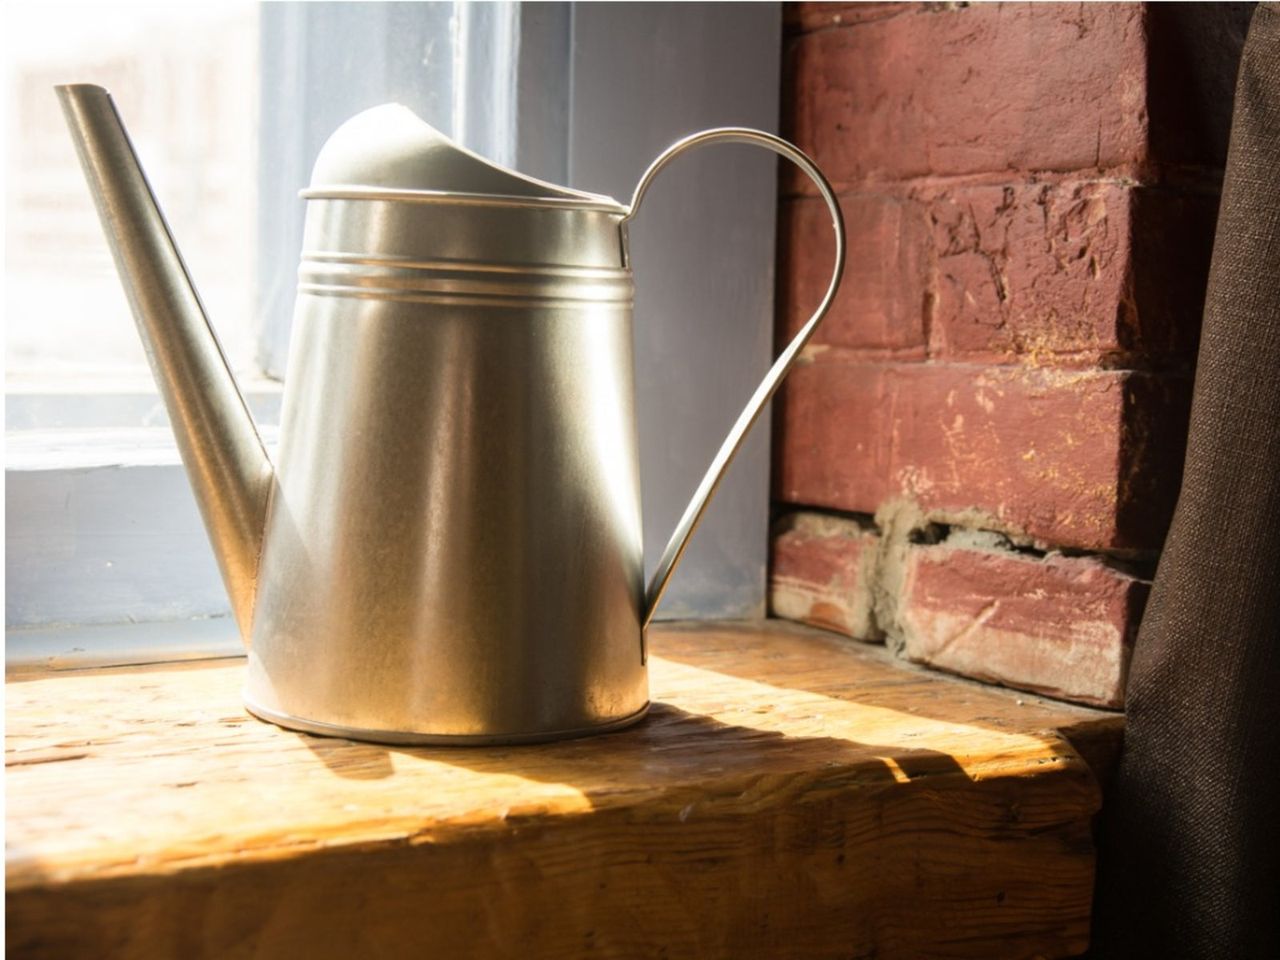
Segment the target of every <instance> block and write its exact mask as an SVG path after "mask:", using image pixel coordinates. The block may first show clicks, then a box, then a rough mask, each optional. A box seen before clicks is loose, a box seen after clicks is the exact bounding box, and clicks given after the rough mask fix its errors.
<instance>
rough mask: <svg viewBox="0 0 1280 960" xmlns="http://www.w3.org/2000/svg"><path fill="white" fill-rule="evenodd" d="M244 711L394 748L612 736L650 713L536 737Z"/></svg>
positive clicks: (249, 706)
mask: <svg viewBox="0 0 1280 960" xmlns="http://www.w3.org/2000/svg"><path fill="white" fill-rule="evenodd" d="M241 699H242V700H243V702H244V706H245V709H246V710H248V711H249V712H250V713H251V714H253V715H254V716H255V717H257V718H258V719H259V720H266V721H268V722H269V723H274V724H275V725H276V726H278V727H285V728H286V729H289V730H300V731H302V732H303V733H314V734H317V735H319V736H322V737H342V738H344V739H347V740H363V741H366V742H369V743H385V744H393V745H396V746H451V747H480V746H498V745H500V744H522V743H550V742H552V741H555V740H574V739H577V738H579V737H590V736H594V735H596V734H598V733H612V732H613V731H615V730H621V729H622V728H623V727H629V726H631V725H632V724H633V723H637V722H639V721H640V720H642V719H643V718H644V715H645V714H646V713H648V712H649V704H648V703H646V704H645V705H644V706H643V707H641V708H640V709H639V710H637V711H636V712H635V713H632V714H628V715H627V716H625V717H622V718H621V719H618V720H610V721H609V722H608V723H599V724H595V725H593V726H589V727H576V728H573V729H569V730H551V731H538V732H536V733H466V734H458V733H445V734H441V733H414V732H405V731H399V730H368V729H364V728H362V727H344V726H342V725H340V724H336V723H324V722H323V721H320V720H306V719H303V718H302V717H295V716H291V715H290V714H287V713H279V712H277V711H275V710H270V709H268V708H266V707H263V706H261V705H259V704H256V703H254V702H253V701H252V700H250V699H249V698H248V697H247V696H242V698H241Z"/></svg>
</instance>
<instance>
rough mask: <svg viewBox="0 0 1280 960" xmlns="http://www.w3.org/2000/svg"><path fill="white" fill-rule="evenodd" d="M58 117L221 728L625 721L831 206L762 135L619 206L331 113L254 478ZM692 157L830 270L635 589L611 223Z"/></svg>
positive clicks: (752, 415) (101, 148)
mask: <svg viewBox="0 0 1280 960" xmlns="http://www.w3.org/2000/svg"><path fill="white" fill-rule="evenodd" d="M59 94H60V96H61V98H62V103H63V109H64V113H65V114H66V116H67V118H68V121H69V124H70V127H71V130H72V133H73V139H75V141H76V145H77V149H78V151H79V153H80V157H81V160H82V165H83V166H84V169H85V172H86V176H87V177H88V179H89V182H90V186H91V188H92V190H93V193H94V197H95V200H96V202H97V204H98V208H99V212H100V213H101V214H102V219H103V223H104V226H105V227H106V229H107V233H108V238H109V240H110V241H111V244H112V249H113V253H114V254H115V257H116V261H117V265H118V266H119V268H120V272H121V275H122V279H123V281H124V284H125V287H126V291H127V292H128V293H129V296H130V300H131V303H132V306H133V309H134V314H135V317H136V319H137V321H138V325H139V329H140V331H141V332H142V335H143V339H144V342H145V343H146V344H147V346H148V356H149V358H150V360H151V362H152V366H153V370H154V372H155V374H156V378H157V381H158V382H159V384H160V387H161V392H162V395H163V396H164V398H165V401H166V404H167V406H168V408H169V411H170V418H171V421H172V422H173V424H174V427H175V434H176V435H177V439H178V443H179V448H180V450H181V452H182V455H183V460H184V463H185V464H186V466H187V468H188V472H189V474H190V476H191V478H192V485H193V489H194V490H195V493H196V498H197V502H198V503H199V505H200V508H201V511H202V515H203V517H204V520H205V524H206V527H207V529H208V531H209V534H210V539H211V541H212V543H213V546H214V550H215V554H216V555H217V557H218V561H219V565H220V568H221V571H222V574H223V577H224V580H225V582H226V584H227V588H228V592H229V594H230V596H231V600H232V607H233V610H234V612H235V614H236V617H237V621H238V624H239V626H240V629H241V633H242V635H243V636H244V638H245V640H246V644H247V646H248V669H247V674H246V683H245V691H244V699H245V704H246V706H247V707H248V709H249V710H250V711H251V712H253V713H255V714H257V715H258V716H260V717H263V718H265V719H268V720H271V721H274V722H276V723H279V724H281V725H283V726H286V727H291V728H295V729H301V730H306V731H310V732H314V733H323V734H333V735H339V736H346V737H352V738H359V739H368V740H375V741H381V742H392V743H424V742H425V743H432V742H440V743H455V742H457V743H486V742H524V741H537V740H547V739H556V738H560V737H568V736H577V735H582V734H586V733H591V732H600V731H605V730H610V729H615V728H617V727H620V726H624V725H626V724H628V723H630V722H633V721H635V720H637V719H639V718H640V717H641V716H642V715H643V714H644V712H645V709H646V708H647V706H648V683H647V667H646V653H645V642H644V633H645V627H646V626H647V624H648V622H649V619H650V618H651V617H652V615H653V612H654V610H655V609H656V606H657V602H658V600H659V599H660V597H661V594H662V591H663V589H664V587H665V585H666V583H667V580H668V579H669V577H670V575H671V572H672V571H673V570H674V567H675V565H676V563H677V562H678V561H679V558H680V554H681V553H682V551H683V549H684V546H685V544H686V543H687V542H688V538H689V536H690V535H691V534H692V532H693V530H694V528H695V527H696V526H697V522H698V519H699V518H700V517H701V515H702V511H703V510H704V509H705V507H706V504H707V503H708V502H709V500H710V498H711V496H712V495H713V494H714V492H715V488H716V486H717V485H718V483H719V480H720V478H721V477H722V476H723V473H724V470H725V469H726V468H727V466H728V463H729V462H730V461H731V460H732V457H733V454H734V452H735V451H736V450H737V447H738V445H739V444H740V443H741V441H742V439H743V437H744V436H745V434H746V432H747V430H749V429H750V427H751V425H752V423H753V422H754V420H755V419H756V417H757V416H758V415H759V412H760V410H761V409H763V407H764V404H765V403H766V402H767V400H768V398H769V396H770V395H771V394H772V392H773V391H774V390H775V389H776V387H777V385H778V383H780V382H781V379H782V377H783V376H784V375H785V373H786V371H787V369H788V368H789V366H790V365H791V363H792V362H793V361H794V359H795V356H796V354H797V353H798V351H799V349H800V348H801V346H803V343H804V341H805V340H807V339H808V337H809V335H811V334H812V332H813V328H814V327H815V326H816V324H817V323H818V321H819V320H820V318H821V316H822V315H823V313H825V311H826V309H827V307H828V306H829V304H830V301H831V299H832V298H833V297H834V294H835V290H836V288H837V286H838V283H839V275H840V269H841V267H842V266H843V230H842V226H841V224H840V221H839V211H838V207H837V206H836V204H835V200H834V197H833V196H832V195H831V193H830V188H829V186H827V184H826V182H825V180H823V179H822V178H821V175H820V174H819V173H817V171H816V168H813V167H812V164H811V162H809V161H808V160H807V158H804V157H803V155H802V154H799V152H798V151H795V149H794V148H793V147H790V146H789V145H787V144H785V143H784V142H782V141H779V140H777V138H774V137H771V136H770V135H768V134H763V133H758V132H755V131H742V130H725V131H710V132H708V133H704V134H700V135H696V136H695V137H693V138H688V139H687V140H686V141H682V142H681V143H680V144H677V145H676V146H674V147H673V148H672V149H671V150H669V151H668V152H667V153H666V154H664V155H663V156H662V157H660V158H659V160H658V161H656V162H655V164H654V165H653V166H652V167H651V168H650V171H649V172H648V173H647V174H646V175H645V177H644V178H642V180H641V184H640V186H639V187H638V188H637V191H636V195H635V197H634V198H633V200H632V203H631V204H630V205H625V206H624V205H622V204H619V203H617V202H616V201H614V200H612V199H610V198H607V197H601V196H596V195H593V194H586V193H581V192H578V191H572V190H567V189H564V188H560V187H555V186H553V185H550V184H545V183H540V182H539V181H535V180H531V179H529V178H526V177H522V176H520V175H519V174H516V173H513V172H512V171H507V170H504V169H502V168H500V167H497V166H494V165H492V164H489V163H488V162H487V161H484V160H483V159H481V158H479V157H476V156H475V155H473V154H470V153H468V152H467V151H465V150H462V149H461V148H459V147H457V146H456V145H455V144H452V143H451V142H450V141H449V140H448V139H447V138H445V137H443V135H441V134H439V133H438V132H436V131H434V130H432V129H431V128H430V127H429V126H427V125H426V124H424V123H422V121H420V120H418V119H417V118H416V117H413V116H412V114H410V113H409V112H408V111H407V110H404V109H403V108H400V107H394V106H389V107H380V108H375V109H374V110H371V111H367V112H366V113H364V114H361V115H359V116H357V117H356V118H353V120H352V121H349V122H348V123H347V124H345V125H344V126H343V127H342V128H340V129H339V131H338V132H337V133H335V135H334V136H333V137H332V138H331V139H330V141H329V142H328V144H326V146H325V148H324V149H323V150H322V151H321V154H320V157H319V159H318V160H317V163H316V167H315V170H314V172H313V176H312V183H311V186H310V187H309V188H308V189H307V190H306V191H304V193H303V196H304V197H305V198H306V201H307V217H306V227H305V236H304V240H303V255H302V263H301V266H300V269H299V284H298V299H297V306H296V309H295V314H294V325H293V330H292V334H291V338H292V339H291V344H290V355H289V362H288V368H287V371H286V379H285V395H284V403H283V407H282V414H281V428H280V445H279V448H278V450H277V452H276V454H275V457H274V462H273V460H272V459H270V458H268V456H267V454H266V452H265V451H264V449H263V447H262V444H261V442H260V440H259V439H258V436H257V433H256V431H255V429H254V427H253V424H252V422H251V420H250V419H249V417H248V414H247V412H246V411H245V408H244V404H243V401H242V400H241V399H240V397H239V394H238V391H237V390H236V386H235V382H234V378H233V377H232V376H231V373H230V371H229V369H228V368H227V365H226V361H225V358H223V357H222V354H221V350H220V349H219V348H218V346H217V340H216V337H215V336H214V335H213V333H212V328H211V327H210V326H209V324H208V320H207V318H206V317H205V316H204V313H203V309H202V308H201V306H200V303H199V299H198V297H197V296H196V295H195V292H194V289H193V288H192V287H191V284H190V282H189V280H188V279H187V275H186V270H185V266H183V264H182V261H181V257H180V255H179V254H178V251H177V247H176V244H175V243H174V242H173V238H172V236H171V235H170V234H169V232H168V228H167V226H165V225H164V221H163V217H162V216H160V214H159V209H158V207H157V206H156V205H155V201H154V198H153V197H152V196H151V194H150V189H149V187H147V185H146V181H145V177H144V176H143V175H142V172H141V167H140V166H139V165H138V163H137V160H136V157H134V155H133V152H132V148H131V146H130V145H129V142H128V138H127V136H126V135H125V133H124V129H123V126H122V125H121V124H120V122H119V118H118V116H117V114H116V112H115V109H114V106H113V105H112V103H111V101H110V98H109V97H108V96H107V94H106V93H105V91H102V90H101V89H100V88H97V87H92V86H88V85H76V86H72V87H62V88H59ZM716 140H734V141H737V142H748V143H756V144H758V145H762V146H766V147H768V148H769V149H772V150H774V151H775V152H778V153H781V154H783V155H785V156H788V157H790V158H791V159H793V160H795V161H796V162H797V163H800V164H801V166H802V167H805V169H806V172H808V173H809V174H810V176H811V177H814V178H815V183H817V184H818V185H819V189H820V190H821V191H822V192H823V195H824V197H825V198H826V199H827V202H828V207H829V208H830V210H831V212H832V217H833V224H834V226H835V228H836V237H837V256H836V269H835V272H834V274H833V279H832V283H831V286H830V288H829V289H828V292H827V296H826V298H825V299H824V301H823V303H822V304H821V305H820V307H819V310H818V311H817V312H816V313H815V314H814V316H813V317H812V318H811V319H810V321H809V323H808V324H806V325H805V328H804V329H803V330H802V331H801V334H800V335H798V336H797V338H796V340H794V341H793V342H792V344H791V345H790V346H789V347H788V348H787V350H786V351H784V353H783V356H781V357H780V358H779V360H778V362H777V363H776V364H775V366H774V368H773V369H772V370H771V371H770V373H769V375H768V376H767V377H766V379H765V381H764V382H763V383H762V384H761V386H760V388H759V389H758V390H757V392H756V395H755V396H754V397H753V398H752V400H751V403H750V404H748V408H747V410H745V411H744V412H743V415H742V417H740V418H739V421H738V423H737V424H735V426H734V429H733V431H732V432H731V434H730V436H729V438H728V439H727V440H726V442H725V445H724V447H722V449H721V451H720V453H719V454H718V455H717V457H716V458H715V461H714V462H713V464H712V466H711V468H710V469H709V470H708V473H707V476H706V478H705V479H704V481H703V483H702V485H701V486H700V487H699V489H698V491H697V493H696V494H695V496H694V499H693V502H691V504H690V506H689V509H688V510H686V513H685V516H684V517H683V518H682V520H681V523H680V527H679V528H678V529H677V531H676V533H675V535H673V537H672V541H671V543H670V544H669V545H668V549H667V552H666V554H665V555H664V557H663V560H662V561H661V562H660V564H659V568H658V570H657V572H656V573H655V574H654V578H653V580H652V581H651V582H650V583H649V585H648V587H647V588H646V585H645V582H644V579H643V577H644V570H643V546H642V543H641V533H640V531H641V524H640V490H639V464H638V455H637V440H636V427H635V411H634V396H635V390H634V384H633V369H634V364H633V361H632V300H633V294H634V287H633V279H632V274H631V270H630V267H629V262H628V255H627V224H628V221H629V220H630V219H631V217H633V216H634V214H635V212H636V210H637V209H638V206H639V203H640V200H641V198H642V197H643V195H644V192H645V190H646V189H647V187H648V184H649V183H650V182H651V180H652V177H653V176H654V175H655V174H656V173H657V171H658V169H660V168H661V166H662V165H663V164H664V163H665V162H666V161H667V160H669V159H671V158H672V157H674V156H675V155H677V154H678V153H679V152H682V151H683V150H685V149H688V148H690V147H692V146H696V145H699V144H701V143H703V142H714V141H716ZM806 164H807V166H806Z"/></svg>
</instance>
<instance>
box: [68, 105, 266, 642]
mask: <svg viewBox="0 0 1280 960" xmlns="http://www.w3.org/2000/svg"><path fill="white" fill-rule="evenodd" d="M57 91H58V97H59V99H60V100H61V102H62V111H63V113H64V115H65V116H66V118H67V124H68V126H70V128H71V136H72V138H73V139H74V140H75V144H76V152H77V153H78V154H79V156H80V164H81V166H82V167H83V168H84V175H85V179H87V180H88V182H89V189H90V190H91V191H92V193H93V199H94V202H95V204H96V205H97V208H98V216H99V217H100V218H101V220H102V226H103V230H104V231H105V232H106V235H107V241H108V242H109V243H110V245H111V252H112V255H113V256H114V257H115V262H116V269H117V270H118V271H119V273H120V279H121V281H122V282H123V284H124V289H125V293H126V295H127V296H128V298H129V305H130V306H131V307H132V308H133V316H134V319H135V320H136V321H137V324H138V332H139V333H140V334H141V336H142V340H143V343H144V345H145V346H146V348H147V359H148V360H149V361H150V363H151V370H152V373H153V374H154V375H155V378H156V383H157V384H158V385H159V387H160V393H161V395H162V396H163V397H164V404H165V407H166V408H167V409H168V411H169V420H170V422H171V423H172V424H173V432H174V434H175V435H176V436H177V440H178V450H179V452H180V453H181V454H182V462H183V464H184V465H185V466H186V468H187V474H188V475H189V477H190V480H191V485H192V487H193V488H194V490H195V495H196V502H197V503H198V504H199V506H200V514H201V516H202V517H203V518H204V524H205V528H206V529H207V530H208V533H209V539H210V541H211V542H212V543H213V550H214V553H215V554H216V555H217V559H218V567H219V569H220V570H221V571H222V579H223V582H224V583H225V584H226V588H227V593H228V594H229V595H230V597H231V607H232V610H233V611H234V613H235V616H236V622H237V624H238V625H239V627H240V634H241V636H242V637H243V638H244V640H245V642H246V643H248V641H249V636H250V619H251V616H252V611H253V598H254V588H255V586H256V582H257V572H258V569H257V568H258V556H259V554H260V553H261V548H262V537H263V529H264V526H265V522H266V513H267V502H268V499H269V496H270V492H271V486H272V474H273V471H272V467H271V460H270V459H269V458H268V456H267V453H266V450H265V449H264V447H263V445H262V440H261V438H260V437H259V436H258V431H257V429H256V428H255V427H254V424H253V418H252V417H251V416H250V414H249V409H248V407H247V406H245V402H244V398H243V397H242V396H241V395H240V390H239V388H238V387H237V386H236V382H235V377H234V376H232V373H231V368H230V366H229V365H228V364H227V359H226V356H225V355H224V354H223V352H222V347H221V345H220V344H219V343H218V338H217V336H216V335H215V334H214V332H213V328H212V327H211V326H210V325H209V319H208V317H207V316H206V315H205V312H204V306H203V305H202V304H201V302H200V297H199V295H198V294H197V293H196V290H195V287H194V285H193V284H192V283H191V278H190V276H189V275H188V273H187V268H186V265H185V264H184V263H183V262H182V255H181V254H180V253H179V252H178V247H177V245H176V244H175V243H174V241H173V237H172V235H171V234H170V233H169V226H168V224H167V223H165V220H164V215H163V214H162V213H161V212H160V207H159V205H158V204H157V203H156V199H155V197H154V195H153V194H152V192H151V187H150V185H149V184H148V183H147V178H146V175H145V174H144V173H143V172H142V167H141V165H140V164H139V163H138V158H137V156H136V155H135V154H134V152H133V145H132V144H131V143H130V142H129V136H128V134H127V133H126V132H125V129H124V124H123V123H121V121H120V115H119V114H118V113H117V112H116V108H115V104H114V103H113V102H112V100H111V96H110V94H108V93H107V91H106V90H104V89H102V88H101V87H98V86H93V85H91V84H73V85H69V86H60V87H58V88H57Z"/></svg>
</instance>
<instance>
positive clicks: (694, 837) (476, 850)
mask: <svg viewBox="0 0 1280 960" xmlns="http://www.w3.org/2000/svg"><path fill="white" fill-rule="evenodd" d="M651 646H652V650H653V653H654V656H653V657H652V660H651V663H652V667H653V671H652V687H653V695H654V699H655V701H657V702H656V704H655V706H654V709H653V712H652V715H651V717H650V718H649V719H648V720H646V721H645V722H644V723H642V724H641V725H640V726H638V727H635V728H633V729H631V730H628V731H625V732H622V733H617V734H613V735H609V736H605V737H597V738H594V739H587V740H579V741H573V742H566V743H559V744H550V745H542V746H532V747H519V748H487V749H482V748H467V749H459V748H430V749H426V748H415V749H404V748H388V747H380V746H375V745H369V744H357V743H352V742H348V741H343V740H332V739H323V738H317V737H312V736H308V735H305V734H299V733H291V732H288V731H284V730H280V729H277V728H275V727H273V726H270V725H268V724H265V723H261V722H259V721H257V720H254V719H253V718H251V717H249V716H247V715H246V714H245V713H244V712H243V711H242V709H241V708H240V705H239V700H238V687H239V682H240V677H241V672H242V669H243V664H242V662H239V661H219V662H217V663H215V664H211V665H205V666H193V665H188V666H184V667H177V666H175V667H169V668H151V669H132V670H115V671H97V672H93V673H88V674H85V675H78V676H68V675H66V674H63V675H59V676H58V677H55V678H49V679H39V680H31V681H27V682H22V683H10V684H8V685H7V698H8V700H7V721H8V730H7V737H8V744H7V751H6V767H7V770H6V774H7V798H8V819H7V897H8V903H7V926H8V931H7V932H8V943H9V947H8V951H9V954H10V955H12V956H58V957H68V956H73V957H74V956H86V957H87V956H92V957H170V956H174V957H176V956H181V957H184V958H187V957H301V956H306V957H309V958H316V957H343V958H352V957H362V958H364V957H402V956H422V957H462V958H470V957H522V958H523V957H539V956H556V957H572V956H579V955H592V956H602V957H628V958H630V957H671V958H675V957H734V958H740V957H767V958H791V957H794V958H800V957H804V958H811V957H842V958H848V957H868V958H869V957H875V958H877V960H887V958H896V957H928V958H943V957H981V958H984V960H991V958H997V957H1062V956H1070V955H1072V954H1075V953H1077V952H1079V951H1080V950H1081V949H1083V948H1084V946H1085V944H1086V939H1087V930H1088V912H1089V903H1090V895H1091V885H1092V876H1093V848H1092V843H1091V838H1090V818H1091V816H1092V815H1093V813H1094V812H1095V811H1096V810H1097V808H1098V805H1099V802H1100V794H1099V788H1098V785H1097V780H1096V778H1095V777H1094V775H1093V774H1092V772H1091V771H1090V769H1089V767H1088V766H1087V765H1086V763H1085V762H1083V761H1082V759H1081V758H1080V755H1079V754H1078V753H1077V751H1076V749H1074V748H1073V747H1072V745H1071V743H1070V742H1068V738H1073V739H1075V741H1076V742H1077V743H1078V745H1079V746H1080V747H1081V748H1082V749H1087V751H1088V752H1089V753H1090V754H1091V755H1093V756H1096V757H1099V758H1105V756H1106V755H1107V754H1108V751H1109V750H1110V749H1111V748H1112V747H1113V745H1114V744H1115V743H1116V742H1117V741H1118V737H1119V733H1120V723H1121V720H1120V718H1119V717H1118V716H1115V715H1106V714H1100V713H1098V712H1096V711H1090V710H1086V709H1083V708H1077V707H1070V706H1066V705H1062V704H1056V703H1051V702H1049V701H1043V700H1038V699H1036V698H1034V697H1027V696H1021V697H1018V696H1016V695H1014V694H1010V693H1007V692H1004V691H999V690H995V689H984V688H981V687H979V686H977V685H974V684H969V683H965V682H962V681H955V680H951V679H949V678H946V677H943V676H940V675H937V674H931V673H929V672H926V671H923V670H920V669H916V668H911V667H906V666H904V665H902V664H900V663H897V662H894V661H892V660H891V659H889V658H888V657H887V656H886V655H885V654H884V653H883V652H882V651H880V650H877V649H874V648H868V647H865V646H862V645H858V644H853V643H849V642H847V641H841V640H837V639H834V638H832V637H830V636H829V635H826V634H821V633H818V632H816V631H811V630H807V629H804V628H798V627H792V626H784V625H780V624H777V623H768V624H756V625H719V626H717V627H714V628H709V627H703V628H695V627H684V628H672V627H660V628H658V629H656V630H654V631H653V634H652V637H651Z"/></svg>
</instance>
